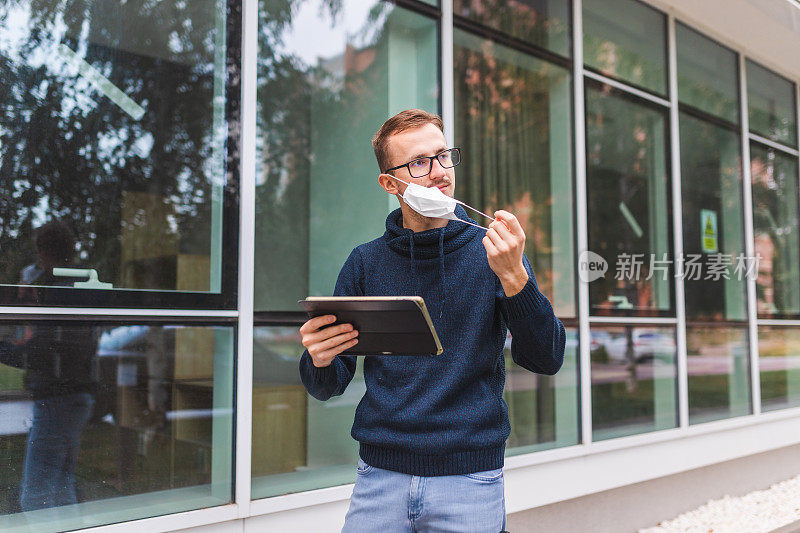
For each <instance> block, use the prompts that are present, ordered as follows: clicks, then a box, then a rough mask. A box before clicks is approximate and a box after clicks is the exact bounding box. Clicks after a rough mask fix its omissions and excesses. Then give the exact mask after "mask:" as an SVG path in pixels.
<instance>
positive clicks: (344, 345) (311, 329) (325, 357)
mask: <svg viewBox="0 0 800 533" xmlns="http://www.w3.org/2000/svg"><path fill="white" fill-rule="evenodd" d="M334 322H336V317H335V316H333V315H323V316H317V317H314V318H312V319H310V320H309V321H308V322H306V323H305V324H303V325H302V327H301V328H300V333H301V334H302V335H303V346H305V347H306V349H307V350H308V354H309V355H310V356H311V360H312V361H313V363H314V366H316V367H324V366H328V365H330V364H331V362H332V361H333V358H334V357H336V356H337V355H339V354H340V353H342V352H343V351H345V350H347V349H348V348H352V347H353V346H355V345H356V344H357V343H358V339H357V338H356V337H358V331H356V330H354V329H353V326H352V324H337V325H335V326H331V324H333V323H334ZM328 326H329V327H328Z"/></svg>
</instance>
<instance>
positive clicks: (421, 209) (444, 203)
mask: <svg viewBox="0 0 800 533" xmlns="http://www.w3.org/2000/svg"><path fill="white" fill-rule="evenodd" d="M403 201H404V202H405V203H406V204H407V205H408V207H410V208H411V209H413V210H414V211H416V212H417V213H419V214H420V215H422V216H424V217H428V218H447V219H450V220H459V218H458V217H457V216H456V206H457V205H458V201H457V200H456V199H455V198H450V197H449V196H447V195H446V194H444V193H443V192H442V191H441V190H440V189H439V188H438V187H423V186H422V185H417V184H416V183H409V184H408V187H406V190H405V192H404V193H403Z"/></svg>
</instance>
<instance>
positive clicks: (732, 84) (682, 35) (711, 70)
mask: <svg viewBox="0 0 800 533" xmlns="http://www.w3.org/2000/svg"><path fill="white" fill-rule="evenodd" d="M675 41H676V43H677V47H678V98H679V99H680V101H681V103H684V104H688V105H690V106H693V107H696V108H697V109H700V110H702V111H705V112H706V113H710V114H712V115H715V116H718V117H720V118H723V119H725V120H727V121H729V122H733V123H738V122H739V79H738V75H739V68H738V66H737V62H738V57H737V55H736V53H735V52H733V51H732V50H729V49H728V48H725V47H724V46H722V45H721V44H717V43H716V42H714V41H712V40H711V39H709V38H707V37H704V36H703V35H701V34H699V33H697V32H696V31H694V30H691V29H689V28H687V27H686V26H684V25H683V24H676V25H675Z"/></svg>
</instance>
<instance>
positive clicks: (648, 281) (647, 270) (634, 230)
mask: <svg viewBox="0 0 800 533" xmlns="http://www.w3.org/2000/svg"><path fill="white" fill-rule="evenodd" d="M666 139H667V116H666V111H665V110H661V109H657V108H654V107H651V106H648V105H644V104H641V103H635V102H633V101H631V100H629V99H627V98H624V97H621V96H617V95H616V94H615V93H613V92H609V91H606V90H605V89H604V88H598V87H595V86H589V85H587V88H586V177H587V182H588V184H587V185H588V192H589V194H588V200H589V205H588V208H589V209H588V226H589V250H590V251H592V252H594V253H596V254H599V255H600V256H601V257H602V258H603V259H605V261H606V262H607V263H608V272H607V273H606V275H605V276H604V277H601V278H598V279H596V280H593V281H591V283H590V284H589V300H590V304H591V312H592V314H604V315H614V314H617V313H620V314H626V313H627V314H630V313H636V314H640V315H641V314H650V315H655V314H659V313H661V312H667V311H670V310H671V309H672V308H673V305H672V297H671V295H670V290H671V286H672V263H671V258H672V253H671V251H670V242H669V237H670V231H671V229H670V228H671V224H670V219H669V204H670V195H669V178H668V174H667V143H666Z"/></svg>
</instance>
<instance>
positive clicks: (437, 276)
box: [300, 206, 566, 476]
mask: <svg viewBox="0 0 800 533" xmlns="http://www.w3.org/2000/svg"><path fill="white" fill-rule="evenodd" d="M456 214H457V215H458V216H459V217H460V218H462V219H466V220H468V217H467V215H466V212H465V211H464V209H463V208H462V207H461V206H458V209H457V211H456ZM401 217H402V215H401V211H400V209H396V210H395V211H393V212H392V213H391V214H390V215H389V216H388V217H387V219H386V232H385V233H384V234H383V236H382V237H380V238H378V239H375V240H374V241H371V242H368V243H366V244H362V245H360V246H358V247H357V248H355V249H354V250H353V251H352V252H351V253H350V256H349V257H348V258H347V261H346V262H345V264H344V266H343V267H342V270H341V272H340V273H339V278H338V280H337V282H336V289H335V291H334V294H335V295H337V296H403V295H419V296H422V297H423V298H424V299H425V304H426V305H427V307H428V310H429V312H430V314H431V318H432V319H433V323H434V326H435V327H436V332H437V334H438V336H439V339H440V341H441V343H442V346H443V348H444V352H443V353H442V354H441V355H440V356H437V357H404V356H385V355H380V356H377V355H376V356H367V357H365V359H364V380H365V382H366V387H367V391H366V393H365V394H364V397H363V398H362V399H361V401H360V402H359V404H358V407H357V409H356V414H355V420H354V422H353V428H352V431H351V435H352V436H353V438H354V439H356V440H357V441H359V443H360V447H359V454H360V456H361V458H362V459H363V460H364V461H365V462H367V463H368V464H370V465H373V466H376V467H378V468H384V469H387V470H394V471H397V472H404V473H407V474H413V475H419V476H442V475H453V474H466V473H471V472H480V471H483V470H490V469H495V468H500V467H501V466H503V452H504V450H505V442H506V439H507V438H508V435H509V433H510V426H509V422H508V408H507V406H506V403H505V401H504V400H503V385H504V383H505V361H504V358H503V346H504V344H505V339H506V332H507V330H511V335H512V343H511V353H512V356H513V359H514V361H515V362H516V363H517V364H519V365H521V366H522V367H524V368H526V369H528V370H530V371H532V372H537V373H541V374H550V375H552V374H555V373H556V372H557V371H558V369H559V368H560V367H561V364H562V362H563V356H564V343H565V339H566V337H565V334H564V325H563V324H562V323H561V321H560V320H559V319H558V318H556V316H555V315H554V314H553V308H552V306H551V305H550V302H549V301H548V300H547V298H546V297H545V296H544V295H543V294H542V293H541V292H539V289H538V287H537V285H536V278H535V276H534V274H533V270H532V269H531V266H530V262H529V261H528V259H527V257H524V258H523V263H524V265H525V268H526V269H527V271H528V275H529V279H528V282H527V284H526V285H525V287H524V288H523V289H522V291H521V292H519V293H517V294H515V295H514V296H512V297H506V296H505V293H504V292H503V288H502V286H501V284H500V280H499V278H498V277H497V276H496V275H495V274H494V272H492V270H491V269H490V268H489V263H488V261H487V258H486V250H485V248H484V247H483V243H482V242H481V240H482V238H483V236H484V235H485V231H483V230H480V229H478V228H475V227H473V226H468V225H467V224H463V223H461V222H458V221H448V223H447V226H446V227H444V228H437V229H432V230H428V231H423V232H418V233H414V232H412V231H411V230H410V229H406V228H403V227H402V220H401ZM355 368H356V358H355V357H354V356H337V357H335V358H334V360H333V362H332V363H331V364H330V365H329V366H326V367H322V368H317V367H315V366H314V363H313V362H312V360H311V356H310V355H309V353H308V351H305V352H304V353H303V355H302V358H301V359H300V375H301V378H302V380H303V384H304V385H305V387H306V389H307V390H308V392H309V393H310V394H311V395H312V396H313V397H314V398H317V399H318V400H327V399H328V398H330V397H331V396H336V395H339V394H342V393H343V392H344V390H345V388H346V387H347V385H348V384H349V383H350V380H351V379H352V378H353V374H354V372H355Z"/></svg>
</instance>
